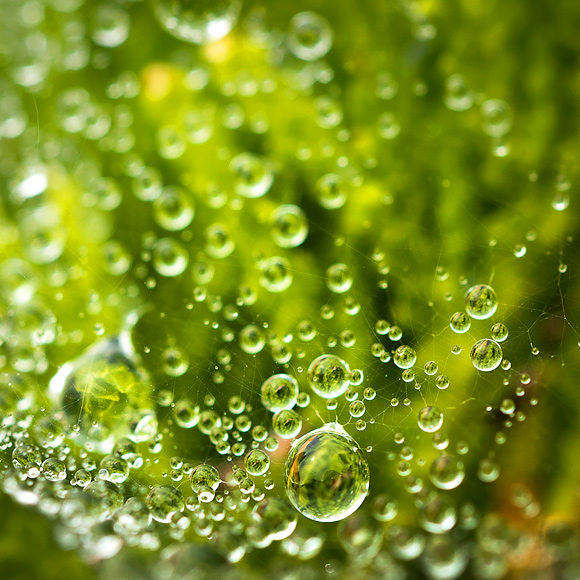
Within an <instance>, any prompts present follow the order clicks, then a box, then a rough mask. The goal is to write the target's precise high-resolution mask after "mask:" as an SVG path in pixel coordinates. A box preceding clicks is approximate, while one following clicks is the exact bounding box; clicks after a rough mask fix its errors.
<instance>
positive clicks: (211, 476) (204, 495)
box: [189, 463, 221, 503]
mask: <svg viewBox="0 0 580 580" xmlns="http://www.w3.org/2000/svg"><path fill="white" fill-rule="evenodd" d="M220 482H221V479H220V476H219V473H218V470H217V469H216V468H215V467H213V466H212V465H208V464H206V463H202V464H201V465H198V466H197V467H196V468H195V469H194V470H193V471H192V472H191V473H190V474H189V483H190V485H191V489H192V490H193V491H195V493H197V496H198V498H199V500H200V501H202V502H204V503H208V502H210V501H212V500H213V498H214V497H215V491H216V489H217V488H218V487H219V485H220Z"/></svg>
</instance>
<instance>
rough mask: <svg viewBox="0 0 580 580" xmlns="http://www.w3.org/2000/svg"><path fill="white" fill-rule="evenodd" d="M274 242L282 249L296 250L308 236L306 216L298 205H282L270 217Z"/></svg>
mask: <svg viewBox="0 0 580 580" xmlns="http://www.w3.org/2000/svg"><path fill="white" fill-rule="evenodd" d="M270 221H271V223H272V230H271V234H272V240H273V241H274V243H275V244H276V245H278V246H280V247H281V248H296V247H297V246H299V245H300V244H302V242H303V241H304V240H305V239H306V236H308V230H309V226H308V221H307V219H306V214H305V213H304V212H303V211H302V209H300V208H299V207H298V206H297V205H290V204H288V205H281V206H280V207H278V208H276V209H275V210H274V211H273V212H272V215H271V216H270Z"/></svg>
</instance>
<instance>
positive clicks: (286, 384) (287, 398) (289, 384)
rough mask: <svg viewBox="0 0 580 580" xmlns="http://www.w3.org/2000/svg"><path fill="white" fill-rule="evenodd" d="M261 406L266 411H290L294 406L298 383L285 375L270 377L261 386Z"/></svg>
mask: <svg viewBox="0 0 580 580" xmlns="http://www.w3.org/2000/svg"><path fill="white" fill-rule="evenodd" d="M260 394H261V400H262V405H264V407H265V408H266V409H268V411H273V412H274V413H275V412H276V411H282V410H283V409H291V408H292V407H294V405H295V404H296V397H297V396H298V383H297V382H296V379H295V378H294V377H291V376H290V375H286V374H279V375H272V376H271V377H268V378H267V379H266V380H265V381H264V382H263V384H262V389H261V393H260Z"/></svg>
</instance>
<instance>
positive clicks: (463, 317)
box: [449, 312, 471, 334]
mask: <svg viewBox="0 0 580 580" xmlns="http://www.w3.org/2000/svg"><path fill="white" fill-rule="evenodd" d="M449 326H450V327H451V330H453V332H457V334H463V333H464V332H467V331H468V330H469V329H470V328H471V318H469V316H467V314H465V312H456V313H455V314H454V315H453V316H452V317H451V320H450V321H449Z"/></svg>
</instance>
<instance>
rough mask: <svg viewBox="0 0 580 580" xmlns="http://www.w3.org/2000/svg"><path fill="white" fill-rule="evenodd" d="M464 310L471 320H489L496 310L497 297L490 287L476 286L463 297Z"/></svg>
mask: <svg viewBox="0 0 580 580" xmlns="http://www.w3.org/2000/svg"><path fill="white" fill-rule="evenodd" d="M465 310H467V314H469V316H471V318H475V319H476V320H485V319H487V318H491V317H492V316H493V315H494V314H495V311H496V310H497V296H496V295H495V291H494V289H493V288H492V287H491V286H486V285H485V284H477V285H476V286H472V287H471V288H470V289H469V290H468V291H467V294H466V295H465Z"/></svg>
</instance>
